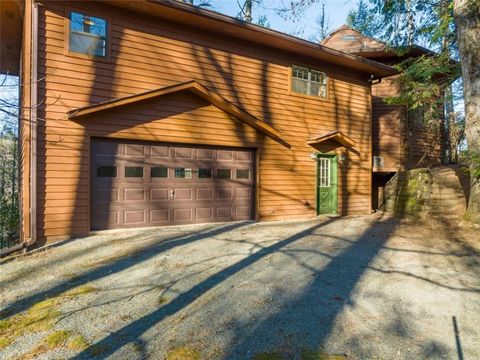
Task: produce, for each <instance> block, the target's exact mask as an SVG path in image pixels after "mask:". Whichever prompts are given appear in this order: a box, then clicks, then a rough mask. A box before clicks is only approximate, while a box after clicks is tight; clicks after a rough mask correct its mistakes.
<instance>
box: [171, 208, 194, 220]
mask: <svg viewBox="0 0 480 360" xmlns="http://www.w3.org/2000/svg"><path fill="white" fill-rule="evenodd" d="M192 215H193V214H192V208H183V209H182V208H180V209H173V221H174V222H185V221H188V222H190V221H192V220H193V217H192Z"/></svg>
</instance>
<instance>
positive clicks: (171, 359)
mask: <svg viewBox="0 0 480 360" xmlns="http://www.w3.org/2000/svg"><path fill="white" fill-rule="evenodd" d="M165 360H200V353H199V352H198V351H197V350H194V349H191V348H188V347H179V348H176V349H172V350H170V351H169V352H168V353H167V356H166V358H165Z"/></svg>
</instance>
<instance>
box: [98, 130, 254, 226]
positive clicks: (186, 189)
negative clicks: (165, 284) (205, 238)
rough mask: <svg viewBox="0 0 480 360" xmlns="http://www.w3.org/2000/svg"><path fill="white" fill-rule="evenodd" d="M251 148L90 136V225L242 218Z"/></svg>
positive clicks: (249, 200) (248, 209)
mask: <svg viewBox="0 0 480 360" xmlns="http://www.w3.org/2000/svg"><path fill="white" fill-rule="evenodd" d="M253 154H254V152H253V151H252V150H249V149H245V150H243V149H228V148H218V147H213V146H210V147H206V146H186V145H174V144H148V143H137V142H122V141H118V142H117V141H113V140H97V139H94V140H92V162H91V164H92V165H91V166H92V171H91V174H92V175H91V176H92V183H91V184H92V190H91V194H92V199H91V204H92V207H91V208H92V215H91V216H92V228H93V229H109V228H121V227H135V226H137V227H140V226H154V225H168V224H188V223H205V222H215V221H232V220H248V219H252V217H253V215H254V214H253V211H252V209H253V203H254V180H253V179H254V175H253V174H254V162H253V160H254V158H255V157H254V155H253Z"/></svg>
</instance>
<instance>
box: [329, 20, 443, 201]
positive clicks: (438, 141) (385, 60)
mask: <svg viewBox="0 0 480 360" xmlns="http://www.w3.org/2000/svg"><path fill="white" fill-rule="evenodd" d="M322 45H324V46H328V47H331V48H334V49H337V50H340V51H344V52H346V53H350V54H355V55H358V56H361V57H364V58H366V59H370V60H374V61H377V62H380V63H382V64H385V65H389V66H394V65H397V64H399V63H401V62H402V61H404V60H406V59H408V58H417V57H420V56H423V55H427V56H428V55H432V54H434V53H432V52H431V51H429V50H427V49H424V48H422V47H420V46H413V47H411V48H410V49H408V50H407V51H405V52H404V53H403V54H402V55H399V54H398V53H397V52H395V51H394V50H392V49H389V48H388V46H387V45H386V44H385V43H382V42H380V41H379V40H377V39H374V38H371V37H368V36H365V35H363V34H361V33H360V32H359V31H357V30H355V29H352V28H351V27H349V26H347V25H343V26H341V27H340V28H338V29H337V30H335V31H333V32H332V33H331V34H330V35H329V36H328V37H327V38H325V39H324V40H323V41H322ZM397 77H398V75H393V76H390V77H387V78H383V79H381V80H380V81H376V82H374V83H373V84H372V154H373V180H372V181H373V188H372V192H373V199H372V200H373V207H374V208H377V206H378V205H379V204H380V203H381V199H380V200H379V197H380V198H382V188H383V186H384V185H385V183H386V181H388V180H389V179H390V178H391V177H392V176H393V175H394V174H395V173H396V172H398V171H401V170H406V169H412V168H417V167H428V166H432V165H439V164H442V161H443V156H444V153H443V152H444V149H443V139H442V137H443V132H442V130H443V128H442V129H440V134H434V133H433V132H432V130H431V129H427V128H426V127H425V126H424V121H423V114H422V113H421V111H408V110H407V108H406V107H405V106H400V105H388V104H387V103H386V102H385V100H386V99H387V98H388V97H395V96H397V95H398V94H399V90H398V87H397V85H396V83H395V79H396V78H397ZM439 135H440V136H439Z"/></svg>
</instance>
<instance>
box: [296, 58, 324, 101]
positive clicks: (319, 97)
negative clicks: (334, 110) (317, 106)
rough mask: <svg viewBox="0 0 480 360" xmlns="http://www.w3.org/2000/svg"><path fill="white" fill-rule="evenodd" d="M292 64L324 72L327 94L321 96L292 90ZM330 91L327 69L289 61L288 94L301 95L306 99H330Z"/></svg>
mask: <svg viewBox="0 0 480 360" xmlns="http://www.w3.org/2000/svg"><path fill="white" fill-rule="evenodd" d="M294 66H298V67H303V68H307V69H309V70H314V71H318V72H321V73H324V74H325V75H326V77H327V83H326V85H325V87H326V89H327V96H325V97H322V96H317V95H308V94H302V93H297V92H295V91H293V90H292V79H293V67H294ZM330 92H331V89H330V76H329V74H328V72H327V71H325V70H322V69H319V68H317V67H313V66H309V65H303V64H301V63H294V62H291V63H290V66H289V68H288V95H291V96H297V97H301V98H307V99H315V100H319V101H330Z"/></svg>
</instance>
